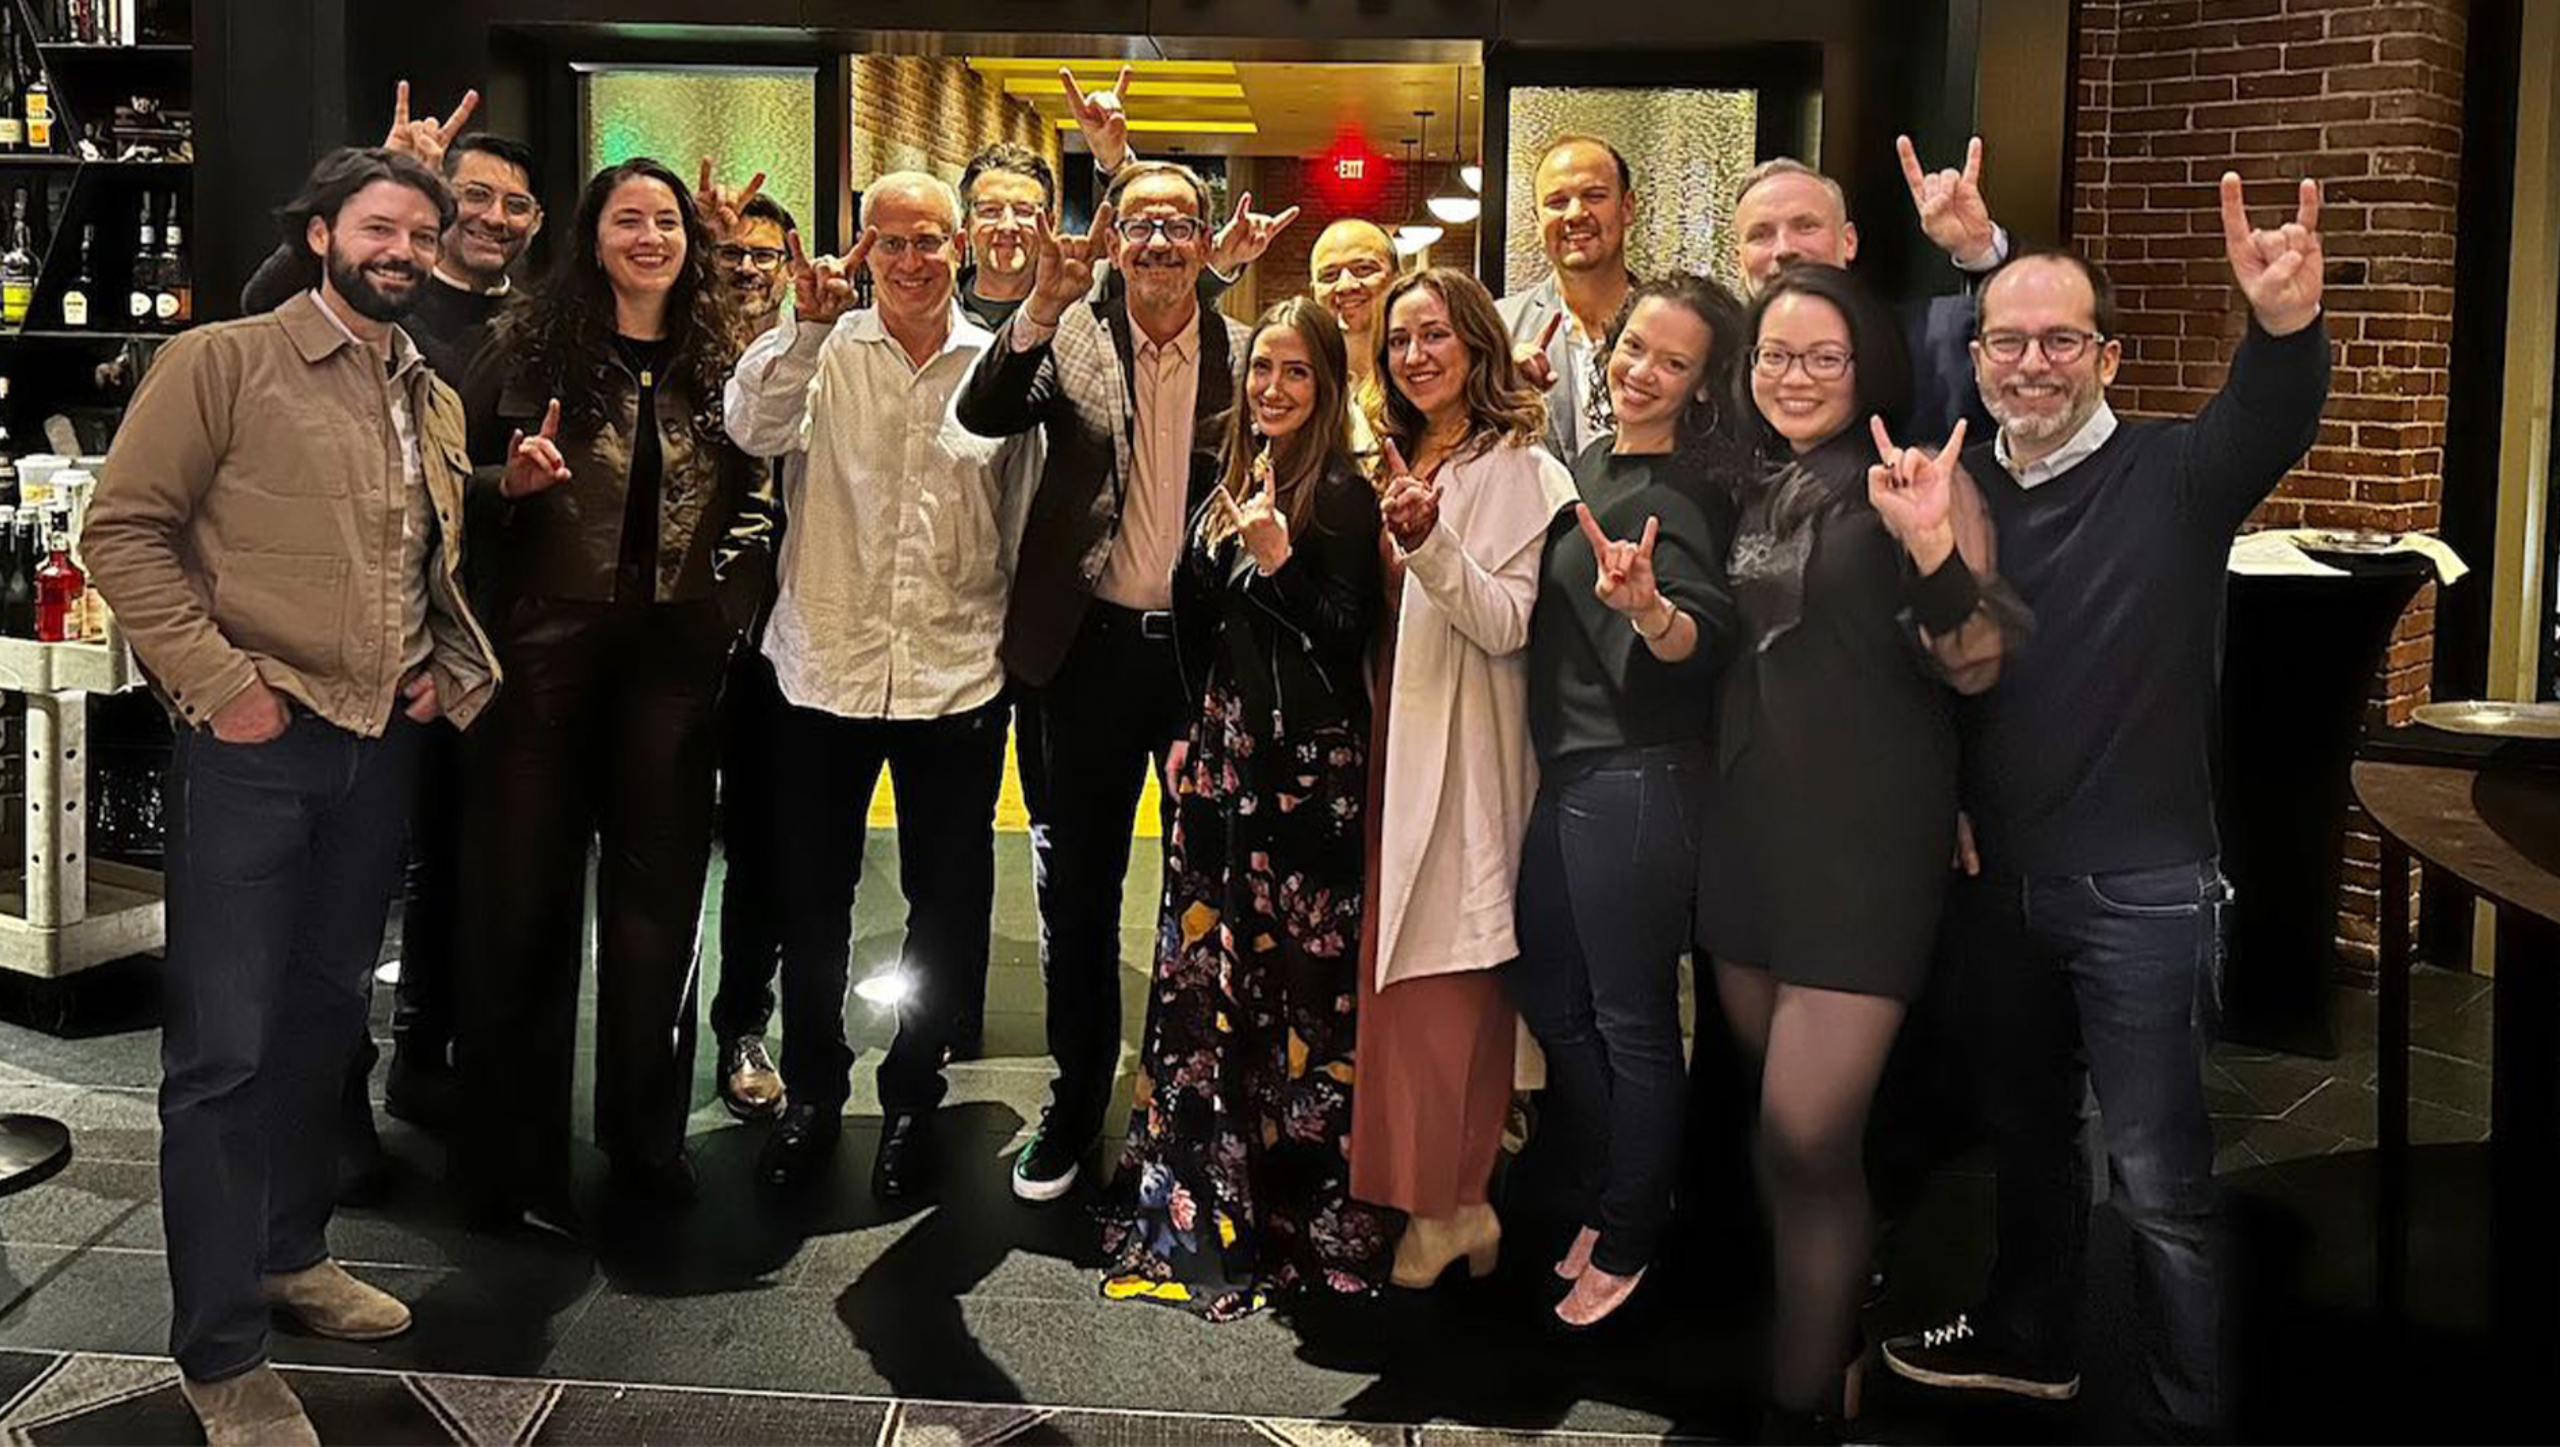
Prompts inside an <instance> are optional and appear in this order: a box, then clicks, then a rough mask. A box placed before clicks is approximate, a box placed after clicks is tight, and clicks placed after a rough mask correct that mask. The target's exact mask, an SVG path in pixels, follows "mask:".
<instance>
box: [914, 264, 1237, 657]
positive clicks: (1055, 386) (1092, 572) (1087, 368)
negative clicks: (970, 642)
mask: <svg viewBox="0 0 2560 1447" xmlns="http://www.w3.org/2000/svg"><path fill="white" fill-rule="evenodd" d="M1022 325H1024V321H1023V316H1022V313H1020V312H1016V313H1015V314H1014V315H1013V317H1012V318H1011V319H1010V320H1008V321H1007V322H1006V323H1005V324H1004V326H1003V327H1002V328H1000V329H998V330H997V332H996V338H995V341H994V343H993V344H992V345H990V346H989V347H988V348H987V350H986V351H985V353H983V354H982V355H980V357H979V358H978V361H977V364H976V365H975V366H973V367H972V368H971V369H970V372H969V375H968V377H967V378H966V379H965V380H963V381H962V382H961V384H960V392H959V395H958V396H957V397H955V398H954V399H953V404H952V405H953V411H954V412H955V414H956V415H957V416H958V418H959V420H960V425H961V426H963V427H966V428H968V429H969V430H970V431H972V432H975V433H977V434H978V435H979V436H981V437H1010V436H1013V435H1015V434H1017V433H1022V432H1028V431H1030V430H1032V429H1033V428H1035V427H1037V428H1039V429H1041V432H1042V434H1043V436H1044V439H1045V440H1046V442H1047V453H1048V456H1047V458H1046V460H1045V461H1044V462H1043V463H1042V465H1041V469H1040V481H1039V484H1038V486H1037V487H1036V488H1035V489H1034V491H1033V492H1032V495H1031V513H1030V516H1029V518H1028V519H1026V520H1025V522H1024V524H1023V529H1022V545H1021V551H1020V553H1019V555H1018V557H1017V559H1016V561H1015V564H1014V573H1013V596H1012V598H1011V600H1010V601H1009V603H1008V604H1007V605H1006V609H1005V620H1004V642H1003V644H1002V646H1001V647H1000V649H999V650H998V653H999V656H1000V657H1002V658H1003V660H1004V664H1005V667H1006V669H1007V670H1009V671H1010V672H1011V673H1012V674H1013V675H1014V676H1015V677H1017V678H1019V679H1021V680H1023V681H1024V682H1026V683H1030V684H1034V685H1037V684H1045V683H1047V682H1048V681H1049V680H1050V679H1051V678H1053V677H1055V676H1056V674H1057V672H1058V665H1059V664H1060V663H1062V662H1064V661H1065V659H1066V656H1067V647H1068V645H1069V644H1071V643H1073V642H1074V641H1075V636H1076V630H1077V628H1078V627H1079V626H1081V625H1082V623H1083V621H1084V610H1085V605H1086V604H1087V603H1088V602H1090V601H1091V600H1092V598H1093V585H1094V583H1095V582H1096V580H1098V579H1100V578H1101V576H1102V566H1103V564H1104V563H1105V562H1106V561H1108V560H1109V558H1110V557H1111V548H1112V544H1113V543H1115V542H1116V541H1118V539H1119V536H1120V519H1121V514H1122V512H1123V510H1124V508H1125V507H1126V505H1127V502H1128V487H1129V479H1130V478H1132V477H1134V476H1136V471H1135V462H1134V454H1133V452H1132V450H1131V441H1130V439H1131V437H1132V436H1133V435H1134V433H1135V431H1136V428H1137V415H1136V407H1137V403H1136V400H1135V395H1134V394H1133V393H1132V392H1131V391H1130V389H1129V371H1130V368H1131V366H1132V365H1133V360H1132V359H1133V358H1134V356H1135V354H1136V347H1137V344H1136V341H1135V333H1134V330H1133V323H1131V321H1130V320H1129V304H1128V300H1127V298H1125V297H1120V296H1097V297H1089V298H1087V299H1086V300H1084V301H1080V302H1078V303H1076V304H1075V305H1074V306H1071V307H1069V308H1067V311H1066V315H1064V316H1063V317H1061V318H1059V320H1058V330H1057V333H1056V335H1054V336H1052V337H1051V338H1049V340H1047V341H1045V342H1042V343H1041V344H1039V345H1038V346H1034V347H1029V348H1024V349H1020V350H1017V349H1016V348H1015V346H1014V340H1013V338H1014V329H1015V328H1016V327H1019V326H1022ZM1250 335H1251V331H1250V329H1249V328H1247V327H1246V326H1245V325H1244V324H1243V323H1241V322H1237V321H1235V320H1233V319H1231V318H1229V317H1227V316H1226V315H1225V314H1224V313H1222V312H1218V311H1216V310H1214V309H1211V308H1208V307H1202V308H1201V311H1200V389H1199V401H1198V402H1197V403H1196V404H1195V405H1194V407H1193V409H1192V429H1193V431H1192V443H1193V449H1194V451H1197V450H1198V449H1199V447H1200V444H1201V443H1202V442H1203V441H1214V439H1216V437H1217V436H1218V432H1217V428H1218V426H1219V424H1220V422H1221V421H1222V420H1223V419H1224V416H1225V414H1226V412H1227V409H1228V408H1229V407H1230V406H1232V405H1233V404H1234V402H1235V398H1236V394H1237V392H1238V390H1239V389H1240V388H1241V386H1242V383H1243V377H1244V363H1245V344H1246V341H1247V339H1248V338H1249V337H1250ZM1205 498H1206V493H1205V492H1204V490H1203V486H1202V483H1201V481H1200V473H1199V472H1198V471H1197V470H1195V471H1194V474H1193V477H1192V481H1191V485H1190V486H1189V487H1188V488H1187V489H1186V493H1185V497H1184V501H1183V516H1185V517H1188V516H1190V515H1191V512H1192V511H1193V510H1194V509H1195V508H1197V507H1198V506H1199V505H1200V504H1201V502H1202V501H1204V500H1205Z"/></svg>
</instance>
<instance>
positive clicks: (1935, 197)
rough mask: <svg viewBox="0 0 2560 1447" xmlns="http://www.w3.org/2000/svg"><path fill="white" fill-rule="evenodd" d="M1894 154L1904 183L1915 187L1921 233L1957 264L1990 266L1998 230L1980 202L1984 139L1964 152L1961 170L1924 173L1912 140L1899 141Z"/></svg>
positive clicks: (1914, 201) (1975, 140)
mask: <svg viewBox="0 0 2560 1447" xmlns="http://www.w3.org/2000/svg"><path fill="white" fill-rule="evenodd" d="M1894 149H1895V150H1897V151H1900V152H1901V153H1902V180H1903V183H1904V184H1905V185H1908V186H1909V187H1910V188H1911V208H1912V209H1913V210H1915V211H1917V212H1919V213H1920V229H1921V231H1922V232H1924V233H1926V234H1927V235H1928V238H1929V240H1930V241H1931V242H1932V243H1934V244H1935V245H1936V246H1937V248H1938V249H1939V250H1940V251H1943V252H1945V253H1946V254H1947V255H1949V256H1950V257H1953V258H1954V259H1955V260H1956V261H1957V262H1958V263H1959V264H1963V265H1972V266H1979V265H1982V264H1985V263H1987V262H1988V261H1989V260H1990V258H1991V249H1992V248H1993V247H1994V246H1997V245H1998V244H1999V241H2000V231H1999V228H1998V227H1996V226H1994V225H1992V223H1991V207H1990V205H1989V204H1988V203H1986V202H1985V201H1984V200H1983V199H1982V137H1980V136H1976V137H1974V138H1973V140H1972V142H1971V143H1970V144H1968V145H1967V146H1966V147H1965V148H1964V169H1963V170H1961V171H1923V170H1921V169H1920V152H1919V150H1918V148H1917V147H1915V146H1913V145H1912V144H1911V138H1910V137H1909V136H1898V137H1896V138H1895V139H1894Z"/></svg>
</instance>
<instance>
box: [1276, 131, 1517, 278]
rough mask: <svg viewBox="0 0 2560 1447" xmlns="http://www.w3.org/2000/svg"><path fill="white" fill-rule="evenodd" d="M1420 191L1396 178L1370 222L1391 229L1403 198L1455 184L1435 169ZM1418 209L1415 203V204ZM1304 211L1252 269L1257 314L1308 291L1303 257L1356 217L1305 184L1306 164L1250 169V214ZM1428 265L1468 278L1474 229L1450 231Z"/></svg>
mask: <svg viewBox="0 0 2560 1447" xmlns="http://www.w3.org/2000/svg"><path fill="white" fill-rule="evenodd" d="M1421 171H1422V180H1421V183H1420V186H1419V189H1410V190H1409V189H1408V187H1407V186H1406V184H1405V182H1404V181H1403V180H1402V179H1401V178H1399V179H1398V180H1397V182H1396V183H1395V184H1394V185H1392V186H1390V187H1388V188H1387V196H1386V199H1385V200H1384V201H1382V202H1381V203H1380V204H1379V205H1377V206H1374V207H1371V208H1369V210H1370V212H1371V214H1370V216H1369V219H1370V220H1372V221H1376V222H1379V223H1381V224H1392V223H1393V222H1395V221H1397V220H1399V219H1401V218H1402V217H1403V216H1404V211H1403V209H1402V208H1403V207H1404V206H1405V204H1406V201H1407V198H1408V196H1432V195H1437V194H1438V193H1439V191H1440V189H1441V188H1443V187H1444V186H1448V185H1451V184H1454V183H1455V180H1456V177H1455V176H1454V174H1453V173H1452V171H1451V168H1450V167H1449V166H1448V165H1446V164H1443V163H1434V164H1431V165H1428V166H1424V167H1422V168H1421ZM1416 204H1418V203H1416ZM1290 206H1298V207H1303V208H1304V210H1302V211H1301V212H1300V213H1299V216H1298V219H1297V220H1295V221H1293V222H1291V223H1290V224H1289V229H1288V230H1286V231H1283V232H1281V233H1280V237H1279V239H1278V240H1276V241H1274V242H1272V243H1271V250H1269V251H1268V252H1265V253H1264V254H1263V258H1262V260H1261V261H1260V262H1259V263H1257V264H1256V265H1255V267H1254V301H1255V306H1256V308H1257V312H1258V310H1259V308H1261V307H1267V306H1269V305H1271V304H1272V303H1274V302H1277V301H1280V300H1282V299H1283V298H1286V297H1292V296H1296V295H1297V294H1298V293H1300V292H1302V291H1305V290H1306V289H1307V256H1308V253H1310V252H1312V251H1314V250H1315V245H1316V238H1317V237H1319V236H1321V235H1323V234H1324V229H1325V228H1326V227H1327V226H1330V225H1332V224H1333V223H1334V222H1336V221H1339V220H1341V219H1342V218H1343V217H1344V216H1346V215H1352V214H1356V213H1354V212H1351V211H1347V210H1345V209H1343V208H1342V207H1339V206H1337V205H1335V204H1334V203H1333V202H1332V201H1331V200H1329V199H1328V198H1327V197H1326V196H1325V194H1324V193H1323V192H1321V191H1318V190H1316V189H1315V188H1314V187H1312V186H1310V185H1309V184H1308V183H1307V168H1306V166H1305V164H1303V163H1301V162H1297V161H1293V160H1290V159H1287V158H1283V157H1264V158H1262V159H1261V160H1260V161H1258V162H1257V164H1256V165H1255V167H1254V174H1253V209H1255V210H1256V211H1263V212H1271V213H1277V212H1279V211H1281V210H1283V209H1285V208H1287V207H1290ZM1431 260H1432V261H1433V262H1434V263H1435V264H1437V265H1441V266H1454V267H1457V268H1459V269H1460V270H1462V271H1469V272H1472V271H1474V270H1475V263H1476V228H1475V227H1474V226H1473V225H1467V226H1452V227H1450V228H1448V234H1447V235H1445V236H1442V237H1441V238H1440V239H1439V240H1438V241H1436V242H1433V243H1432V246H1431Z"/></svg>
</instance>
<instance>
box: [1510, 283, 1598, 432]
mask: <svg viewBox="0 0 2560 1447" xmlns="http://www.w3.org/2000/svg"><path fill="white" fill-rule="evenodd" d="M1494 309H1495V310H1497V311H1499V312H1501V313H1502V322H1503V325H1505V326H1507V327H1509V328H1511V344H1512V345H1513V346H1515V347H1516V346H1518V345H1519V344H1521V343H1522V342H1534V341H1536V340H1537V339H1538V333H1539V332H1541V331H1543V330H1545V329H1546V325H1547V321H1548V319H1549V318H1551V317H1553V316H1554V315H1555V314H1556V313H1558V312H1560V311H1563V310H1564V287H1563V286H1562V284H1561V283H1559V282H1558V281H1557V280H1556V279H1555V276H1554V275H1553V274H1552V273H1550V274H1549V275H1548V277H1547V279H1546V280H1544V281H1542V282H1539V283H1538V284H1537V285H1536V286H1534V287H1531V288H1530V289H1529V290H1527V291H1524V292H1520V293H1518V294H1517V295H1514V296H1506V297H1504V298H1502V299H1501V300H1500V301H1498V302H1495V303H1494ZM1572 329H1573V319H1572V318H1571V317H1567V318H1566V319H1565V324H1564V325H1563V326H1560V327H1558V328H1556V334H1555V336H1554V338H1553V339H1551V340H1550V341H1549V342H1548V343H1547V365H1548V366H1550V367H1553V368H1555V372H1556V385H1555V388H1554V390H1552V391H1550V392H1548V393H1547V451H1548V453H1549V454H1550V455H1552V456H1553V457H1554V458H1555V459H1556V461H1558V462H1561V463H1563V464H1564V465H1565V466H1567V467H1571V466H1572V465H1573V455H1574V453H1575V452H1576V451H1578V450H1579V449H1577V448H1576V447H1575V446H1574V445H1573V431H1574V424H1575V419H1576V418H1579V417H1580V416H1581V415H1582V403H1583V395H1582V394H1583V389H1584V388H1585V387H1587V386H1588V385H1589V384H1590V380H1591V379H1590V377H1589V376H1588V375H1587V374H1586V373H1585V372H1584V370H1583V369H1582V368H1580V367H1577V366H1575V365H1574V364H1573V336H1572Z"/></svg>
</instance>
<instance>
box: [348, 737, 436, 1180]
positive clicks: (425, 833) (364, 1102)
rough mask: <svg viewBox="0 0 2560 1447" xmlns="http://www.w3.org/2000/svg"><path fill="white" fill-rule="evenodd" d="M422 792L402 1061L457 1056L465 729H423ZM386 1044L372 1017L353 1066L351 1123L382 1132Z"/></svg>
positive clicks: (400, 1010)
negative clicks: (379, 1094)
mask: <svg viewBox="0 0 2560 1447" xmlns="http://www.w3.org/2000/svg"><path fill="white" fill-rule="evenodd" d="M417 775H418V784H417V790H418V792H417V797H416V798H415V799H413V800H412V801H411V802H410V806H409V867H408V871H407V885H406V890H405V899H404V901H403V903H402V905H401V908H400V983H399V984H398V985H397V986H395V987H394V988H393V993H392V997H391V1047H392V1049H393V1051H394V1052H395V1053H396V1054H397V1055H398V1057H399V1059H400V1060H401V1062H402V1068H403V1069H408V1068H415V1067H424V1068H426V1069H429V1070H435V1069H441V1068H443V1067H445V1066H449V1065H451V1064H452V1063H453V971H454V963H453V950H454V940H455V937H456V936H457V934H458V933H459V932H460V929H461V916H462V880H461V874H462V791H463V789H464V787H465V785H464V783H463V779H462V734H461V731H460V730H458V729H456V728H454V727H453V726H452V725H451V724H445V723H439V724H435V725H433V726H431V727H428V728H425V729H422V730H420V731H419V737H418V767H417ZM381 1056H382V1052H381V1051H380V1050H379V1049H378V1048H376V1047H375V1045H374V1043H373V1030H372V1028H371V1026H370V1024H367V1025H361V1026H359V1027H357V1030H356V1050H355V1058H354V1060H353V1061H351V1062H350V1063H349V1065H348V1067H347V1084H346V1119H345V1129H346V1131H347V1133H348V1136H349V1138H350V1140H352V1139H354V1138H361V1139H364V1140H371V1139H372V1138H373V1135H374V1127H373V1100H372V1096H371V1093H370V1086H371V1084H372V1080H373V1065H374V1062H375V1061H376V1060H379V1059H380V1058H381Z"/></svg>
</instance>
